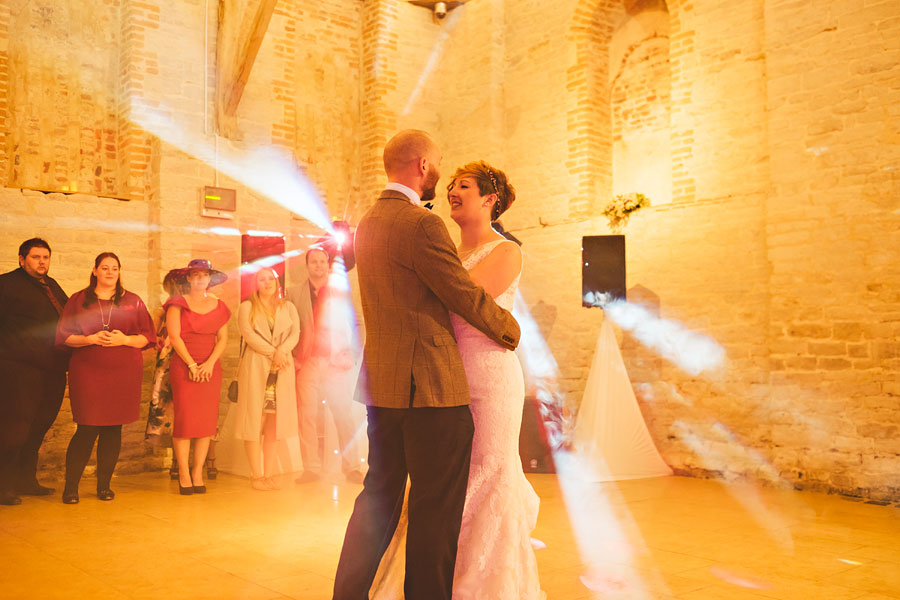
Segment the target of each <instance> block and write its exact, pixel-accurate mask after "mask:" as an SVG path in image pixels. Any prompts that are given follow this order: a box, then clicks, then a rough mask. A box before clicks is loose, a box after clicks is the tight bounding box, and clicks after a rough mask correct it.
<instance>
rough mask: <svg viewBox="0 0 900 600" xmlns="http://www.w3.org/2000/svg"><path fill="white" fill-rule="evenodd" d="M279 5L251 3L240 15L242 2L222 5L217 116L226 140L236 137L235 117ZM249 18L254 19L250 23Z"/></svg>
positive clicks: (228, 0)
mask: <svg viewBox="0 0 900 600" xmlns="http://www.w3.org/2000/svg"><path fill="white" fill-rule="evenodd" d="M276 2H277V0H250V3H249V6H248V7H247V9H246V10H244V11H241V10H240V4H241V2H239V1H236V0H220V1H219V34H218V42H217V69H216V71H217V78H216V81H217V86H216V88H217V89H216V113H217V114H218V124H219V131H220V133H222V134H223V135H225V136H226V137H234V136H235V135H236V123H235V114H236V113H237V109H238V106H239V105H240V103H241V98H242V97H243V95H244V89H245V88H246V86H247V82H248V81H249V80H250V72H251V71H252V70H253V64H254V63H255V62H256V56H257V54H259V48H260V46H262V42H263V39H265V36H266V31H267V30H268V28H269V22H270V21H271V20H272V14H273V13H274V12H275V4H276ZM254 6H255V11H254V10H253V7H254ZM250 14H253V17H252V20H250V21H249V23H248V22H247V21H248V16H249V15H250Z"/></svg>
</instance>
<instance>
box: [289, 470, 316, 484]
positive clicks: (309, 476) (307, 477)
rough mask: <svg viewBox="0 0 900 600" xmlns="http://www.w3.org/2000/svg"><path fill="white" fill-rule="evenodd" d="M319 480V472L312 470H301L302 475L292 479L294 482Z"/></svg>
mask: <svg viewBox="0 0 900 600" xmlns="http://www.w3.org/2000/svg"><path fill="white" fill-rule="evenodd" d="M318 480H319V474H318V473H313V472H312V471H303V475H301V476H300V477H298V478H297V479H295V480H294V482H296V483H312V482H313V481H318Z"/></svg>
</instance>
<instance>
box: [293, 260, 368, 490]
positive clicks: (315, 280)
mask: <svg viewBox="0 0 900 600" xmlns="http://www.w3.org/2000/svg"><path fill="white" fill-rule="evenodd" d="M331 268H332V267H331V258H330V256H329V254H328V251H327V250H326V249H325V248H324V247H323V246H313V247H311V248H309V250H307V251H306V273H307V275H308V277H307V278H306V279H304V280H303V281H302V282H301V283H300V284H299V285H296V286H293V287H291V288H289V289H288V291H287V294H286V297H287V300H288V301H289V302H291V303H293V305H294V306H295V307H296V308H297V315H298V316H299V317H300V341H299V342H297V346H296V347H295V348H294V366H295V368H296V371H295V377H296V381H297V420H298V423H299V428H298V437H299V439H300V456H301V458H302V459H303V474H302V475H301V476H300V477H298V478H297V483H309V482H312V481H316V480H318V479H319V470H320V469H321V468H322V463H323V458H324V457H323V456H322V455H321V453H320V451H319V433H318V431H319V427H318V422H319V418H318V417H319V408H320V407H323V408H326V409H327V410H328V412H330V413H331V416H332V419H333V420H334V426H335V430H336V431H337V437H338V443H339V444H340V447H341V469H342V471H343V472H344V476H345V477H346V478H347V481H350V482H351V483H362V480H363V475H362V471H361V464H360V461H359V456H358V452H356V451H355V444H353V438H354V436H355V434H356V430H357V428H358V424H357V423H354V419H353V415H352V410H351V409H352V403H353V401H352V396H353V384H354V382H355V379H356V378H355V374H354V373H353V370H352V367H353V364H354V363H353V361H354V358H353V356H352V355H351V352H350V350H351V348H350V345H351V342H352V339H351V336H350V329H349V324H348V328H347V330H346V332H343V331H340V332H337V331H332V330H331V329H329V327H328V326H327V325H328V324H327V323H326V322H325V321H327V320H328V319H327V318H326V317H325V315H324V314H323V312H325V310H324V309H325V305H326V304H327V303H328V302H337V300H335V293H334V291H333V290H332V289H331V288H330V286H329V284H328V280H329V276H330V274H331ZM341 334H344V335H341Z"/></svg>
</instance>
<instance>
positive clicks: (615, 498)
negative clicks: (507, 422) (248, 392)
mask: <svg viewBox="0 0 900 600" xmlns="http://www.w3.org/2000/svg"><path fill="white" fill-rule="evenodd" d="M529 479H530V480H531V481H532V483H533V485H534V487H535V489H536V490H537V492H538V494H539V495H540V497H541V514H540V518H539V521H538V526H537V529H536V530H535V532H534V538H535V539H536V540H538V542H537V543H538V545H539V546H543V545H546V547H543V548H541V549H539V550H538V551H537V556H538V563H539V566H540V573H541V582H542V586H543V588H544V590H545V591H546V592H547V596H548V598H549V599H550V600H587V599H592V598H648V599H656V598H660V599H665V598H678V599H683V600H711V599H719V598H722V599H760V598H778V599H784V600H795V599H806V598H815V599H817V600H819V599H821V600H844V599H846V600H851V599H856V600H887V599H890V598H900V509H897V508H895V507H890V506H887V507H884V506H874V505H868V504H864V503H859V502H851V501H848V500H845V499H842V498H840V497H836V496H826V495H820V494H811V493H800V492H787V491H776V490H771V489H758V488H753V487H746V488H741V487H730V486H726V485H723V484H721V483H718V482H714V481H704V480H696V479H688V478H681V477H664V478H656V479H645V480H636V481H626V482H618V483H614V484H583V483H574V482H571V481H570V480H567V479H565V478H558V477H557V476H555V475H529ZM93 483H94V481H93V480H92V479H85V480H84V481H83V482H82V488H81V503H80V504H78V505H76V506H67V505H64V504H62V503H61V502H60V500H59V494H58V493H57V495H55V496H50V497H48V498H25V501H24V503H23V504H22V505H21V506H18V507H0V597H2V598H66V599H73V598H105V599H115V598H261V599H268V598H303V599H318V598H323V599H325V598H330V591H331V586H332V577H333V576H334V568H335V565H336V563H337V557H338V554H339V552H340V546H341V542H342V537H343V532H344V526H345V525H346V522H347V518H348V516H349V513H350V510H351V507H352V503H353V499H354V498H355V496H356V494H357V492H358V491H359V489H360V487H359V486H354V485H350V484H345V483H343V482H327V481H322V482H317V483H314V484H306V485H303V486H297V485H295V484H294V483H293V482H289V483H288V484H287V485H286V486H285V489H283V490H280V491H277V492H256V491H253V490H251V489H250V486H249V483H248V482H247V480H245V479H241V478H238V477H233V476H229V475H220V476H219V480H218V481H215V482H210V483H209V488H210V491H209V493H208V494H206V495H205V496H193V497H181V496H179V495H178V491H177V485H176V484H175V483H174V482H170V481H169V479H168V475H167V474H163V473H158V474H157V473H154V474H143V475H132V476H123V477H117V478H116V479H114V480H113V484H114V485H113V487H114V489H115V490H116V492H117V497H116V499H115V500H114V501H112V502H100V501H99V500H97V499H96V496H94V494H93V493H92V492H91V489H92V485H93Z"/></svg>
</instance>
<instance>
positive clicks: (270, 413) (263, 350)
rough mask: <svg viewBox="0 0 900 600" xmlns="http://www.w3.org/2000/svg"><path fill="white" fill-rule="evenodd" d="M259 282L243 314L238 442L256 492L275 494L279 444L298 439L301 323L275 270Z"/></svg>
mask: <svg viewBox="0 0 900 600" xmlns="http://www.w3.org/2000/svg"><path fill="white" fill-rule="evenodd" d="M255 282H256V289H255V290H254V291H253V293H252V294H251V295H250V297H249V298H248V299H247V300H245V301H244V302H242V303H241V306H240V308H239V309H238V327H239V328H240V331H241V336H242V341H241V360H240V365H239V366H238V399H237V405H236V406H235V410H236V411H237V418H236V419H235V437H237V438H238V439H241V440H244V448H245V450H246V452H247V460H248V461H249V462H250V472H251V477H252V479H251V485H252V486H253V489H256V490H274V489H278V488H279V487H280V485H279V483H278V480H277V479H276V478H275V471H276V469H277V458H278V457H277V453H276V444H277V442H278V441H279V440H284V439H286V438H289V437H292V436H296V435H297V403H296V399H295V398H296V392H295V386H294V359H293V356H292V355H291V351H292V350H293V349H294V346H296V345H297V341H298V340H299V339H300V319H299V317H298V316H297V309H296V308H295V307H294V305H293V304H291V303H290V302H285V301H284V298H283V294H282V290H281V283H280V282H279V280H278V276H277V275H276V273H275V271H273V270H272V269H269V268H262V269H260V270H259V271H258V272H257V274H256V279H255ZM267 387H268V388H269V389H268V394H267ZM273 389H274V406H272V404H273V403H272V399H273V398H272V393H271V392H272V391H273ZM267 396H268V397H267Z"/></svg>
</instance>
